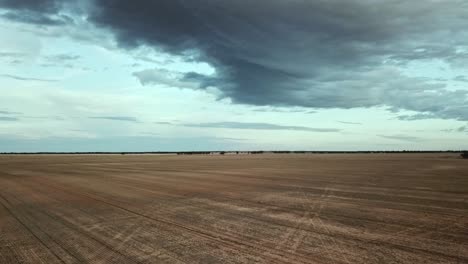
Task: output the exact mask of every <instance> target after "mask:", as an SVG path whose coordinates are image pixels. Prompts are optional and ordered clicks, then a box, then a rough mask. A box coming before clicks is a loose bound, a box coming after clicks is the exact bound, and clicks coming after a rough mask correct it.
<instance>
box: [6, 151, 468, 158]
mask: <svg viewBox="0 0 468 264" xmlns="http://www.w3.org/2000/svg"><path fill="white" fill-rule="evenodd" d="M266 153H271V154H371V153H390V154H391V153H461V157H463V158H468V151H460V150H446V151H438V150H433V151H419V150H402V151H302V150H299V151H289V150H275V151H263V150H256V151H144V152H0V155H2V154H3V155H45V154H69V155H70V154H71V155H79V154H82V155H100V154H102V155H106V154H107V155H116V154H117V155H119V154H120V155H126V154H128V155H138V154H159V155H161V154H166V155H251V154H266Z"/></svg>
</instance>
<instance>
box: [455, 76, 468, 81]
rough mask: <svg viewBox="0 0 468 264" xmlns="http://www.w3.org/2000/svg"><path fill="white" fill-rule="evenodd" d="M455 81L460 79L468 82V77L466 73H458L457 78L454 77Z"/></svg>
mask: <svg viewBox="0 0 468 264" xmlns="http://www.w3.org/2000/svg"><path fill="white" fill-rule="evenodd" d="M453 80H454V81H459V82H468V77H466V76H464V75H458V76H456V77H455V78H453Z"/></svg>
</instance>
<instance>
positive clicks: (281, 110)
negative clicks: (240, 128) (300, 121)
mask: <svg viewBox="0 0 468 264" xmlns="http://www.w3.org/2000/svg"><path fill="white" fill-rule="evenodd" d="M253 111H254V112H265V113H269V112H274V113H304V114H314V113H316V112H315V111H312V110H307V109H297V108H277V107H260V108H255V109H253Z"/></svg>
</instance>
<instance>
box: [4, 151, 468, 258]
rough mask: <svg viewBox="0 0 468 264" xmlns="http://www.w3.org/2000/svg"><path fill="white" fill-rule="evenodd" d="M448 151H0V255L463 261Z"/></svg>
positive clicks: (465, 219)
mask: <svg viewBox="0 0 468 264" xmlns="http://www.w3.org/2000/svg"><path fill="white" fill-rule="evenodd" d="M467 198H468V160H462V159H459V158H457V156H456V155H453V154H444V153H442V154H353V155H349V154H348V155H344V154H343V155H338V154H336V155H335V154H334V155H312V154H306V155H302V154H301V155H299V154H291V155H279V154H264V155H229V156H228V155H225V156H201V155H200V156H160V155H159V156H157V155H125V156H122V155H75V156H73V155H68V156H67V155H55V156H52V155H37V156H20V155H18V156H6V155H4V156H0V263H7V264H8V263H33V264H37V263H47V264H53V263H348V264H349V263H468V201H467Z"/></svg>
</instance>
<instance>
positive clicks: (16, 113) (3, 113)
mask: <svg viewBox="0 0 468 264" xmlns="http://www.w3.org/2000/svg"><path fill="white" fill-rule="evenodd" d="M0 114H2V115H21V114H22V113H20V112H11V111H6V110H5V111H0Z"/></svg>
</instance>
